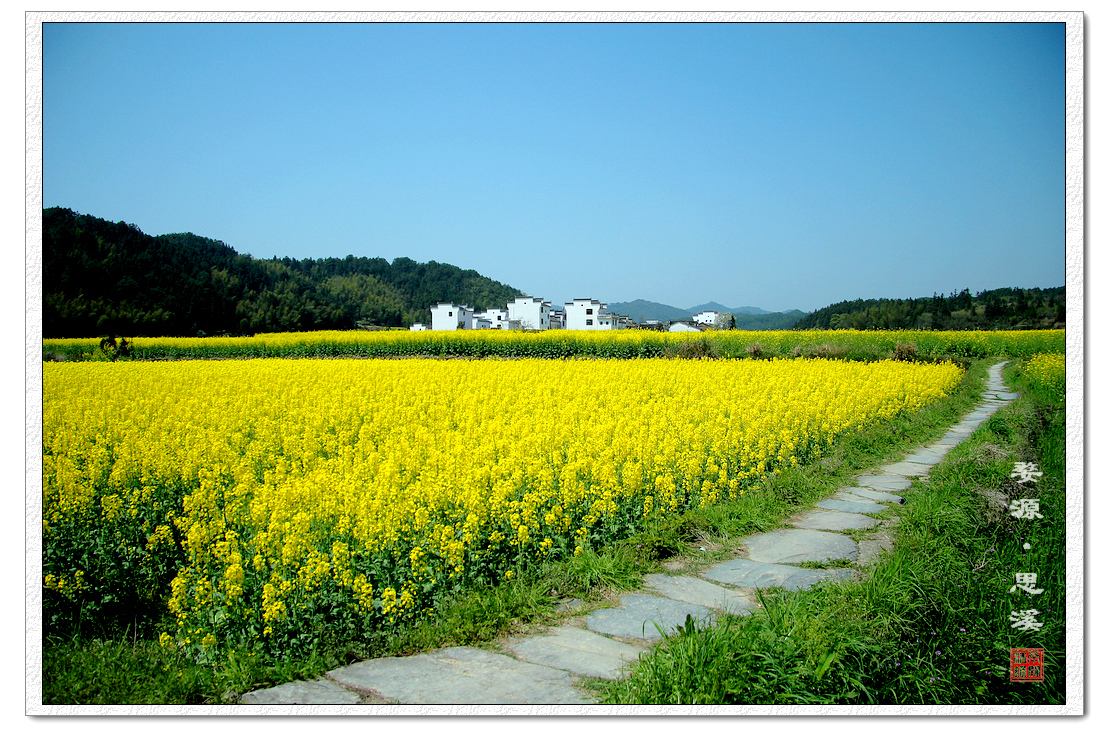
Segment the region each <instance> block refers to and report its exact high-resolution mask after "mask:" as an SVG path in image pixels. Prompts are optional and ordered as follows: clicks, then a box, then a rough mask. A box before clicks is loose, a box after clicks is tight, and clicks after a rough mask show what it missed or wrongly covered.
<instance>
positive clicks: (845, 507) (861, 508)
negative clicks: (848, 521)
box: [816, 497, 886, 513]
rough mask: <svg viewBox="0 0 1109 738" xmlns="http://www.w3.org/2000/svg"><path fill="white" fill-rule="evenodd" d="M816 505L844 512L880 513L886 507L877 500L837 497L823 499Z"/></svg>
mask: <svg viewBox="0 0 1109 738" xmlns="http://www.w3.org/2000/svg"><path fill="white" fill-rule="evenodd" d="M816 506H817V507H820V508H823V509H825V510H834V511H835V512H843V513H880V512H882V511H883V510H885V509H886V506H885V505H879V504H878V503H877V502H868V501H861V502H851V501H848V500H837V499H836V498H835V497H829V498H828V499H826V500H821V501H820V502H818V503H816Z"/></svg>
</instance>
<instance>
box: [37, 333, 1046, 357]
mask: <svg viewBox="0 0 1109 738" xmlns="http://www.w3.org/2000/svg"><path fill="white" fill-rule="evenodd" d="M129 343H130V346H131V349H130V350H131V355H132V356H133V358H136V359H231V358H338V357H380V358H393V357H471V358H481V357H512V358H549V359H557V358H570V357H576V356H583V357H593V358H613V359H627V358H651V357H675V356H676V357H688V358H696V357H700V356H705V357H719V358H769V357H822V358H845V359H854V360H868V361H869V360H877V359H888V358H903V359H906V358H907V359H911V358H914V357H919V358H921V359H928V360H934V359H943V358H960V357H961V358H981V357H986V356H1012V357H1018V358H1027V357H1030V356H1032V355H1033V354H1039V353H1061V352H1062V351H1063V347H1064V332H1063V331H1062V330H1045V331H855V330H838V331H713V332H706V333H695V334H689V333H660V332H656V331H644V330H621V331H565V330H555V331H542V332H522V331H420V332H410V331H319V332H313V333H271V334H259V335H256V336H249V337H207V338H135V339H132V340H130V341H129ZM899 346H900V349H899ZM43 356H44V358H47V359H61V360H95V359H103V358H106V355H105V352H104V351H101V350H100V340H99V339H92V338H87V339H48V340H45V341H43Z"/></svg>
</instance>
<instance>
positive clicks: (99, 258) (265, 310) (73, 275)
mask: <svg viewBox="0 0 1109 738" xmlns="http://www.w3.org/2000/svg"><path fill="white" fill-rule="evenodd" d="M42 231H43V233H42V267H43V269H42V274H43V335H44V336H46V337H62V336H65V337H82V336H104V335H108V334H111V333H114V334H116V335H126V336H136V335H137V336H197V335H208V334H221V333H222V334H234V335H243V334H253V333H261V332H273V331H308V330H326V329H348V328H356V327H359V326H369V325H377V326H401V325H405V324H407V323H410V322H414V321H417V320H427V319H428V318H429V317H430V313H429V310H428V307H429V306H430V305H432V304H433V303H435V302H438V301H440V300H450V301H455V302H460V303H465V304H469V305H472V306H474V307H476V308H478V309H483V308H485V307H491V306H496V305H503V304H505V303H506V302H508V301H510V300H512V299H513V298H514V297H517V296H518V295H520V294H521V293H520V291H519V290H517V289H515V288H513V287H510V286H508V285H505V284H501V283H500V282H496V281H494V280H492V279H489V278H488V277H484V276H482V275H480V274H478V273H477V272H475V271H473V270H468V269H460V268H458V267H456V266H451V265H450V264H440V263H438V262H434V261H432V262H428V263H426V264H424V263H419V262H416V261H413V260H411V259H406V258H397V259H394V260H393V261H392V262H389V261H388V260H386V259H381V258H367V257H355V256H347V257H346V258H342V259H339V258H328V259H290V258H284V259H276V258H275V259H256V258H253V257H251V256H247V255H244V254H239V253H238V252H236V251H235V250H234V249H233V248H231V247H230V246H228V245H227V244H225V243H223V242H221V241H216V240H213V239H211V238H204V237H202V236H196V235H194V234H192V233H176V234H171V235H165V236H149V235H147V234H145V233H143V232H142V231H140V230H139V229H138V228H136V227H135V226H133V225H128V224H126V223H112V222H110V221H107V220H103V219H101V218H96V217H93V216H91V215H80V214H78V213H75V212H73V211H72V210H68V209H65V208H48V209H46V210H44V211H43V229H42Z"/></svg>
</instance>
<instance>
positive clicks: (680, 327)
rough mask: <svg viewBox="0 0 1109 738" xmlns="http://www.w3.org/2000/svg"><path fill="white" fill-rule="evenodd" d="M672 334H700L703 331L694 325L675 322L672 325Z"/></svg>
mask: <svg viewBox="0 0 1109 738" xmlns="http://www.w3.org/2000/svg"><path fill="white" fill-rule="evenodd" d="M670 332H671V333H700V332H701V329H700V328H698V327H697V326H695V325H693V324H692V323H682V322H680V321H674V322H673V323H671V324H670Z"/></svg>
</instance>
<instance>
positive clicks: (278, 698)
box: [239, 679, 362, 705]
mask: <svg viewBox="0 0 1109 738" xmlns="http://www.w3.org/2000/svg"><path fill="white" fill-rule="evenodd" d="M361 701H362V696H361V695H359V694H356V693H355V692H352V691H350V690H349V689H344V688H343V687H341V686H339V685H338V684H336V683H335V682H333V681H331V680H329V679H317V680H316V681H314V682H289V683H287V684H279V685H277V686H276V687H270V688H269V689H256V690H254V691H253V692H247V693H246V694H244V695H243V696H242V697H241V698H240V699H239V702H240V704H243V705H357V704H358V703H359V702H361Z"/></svg>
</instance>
